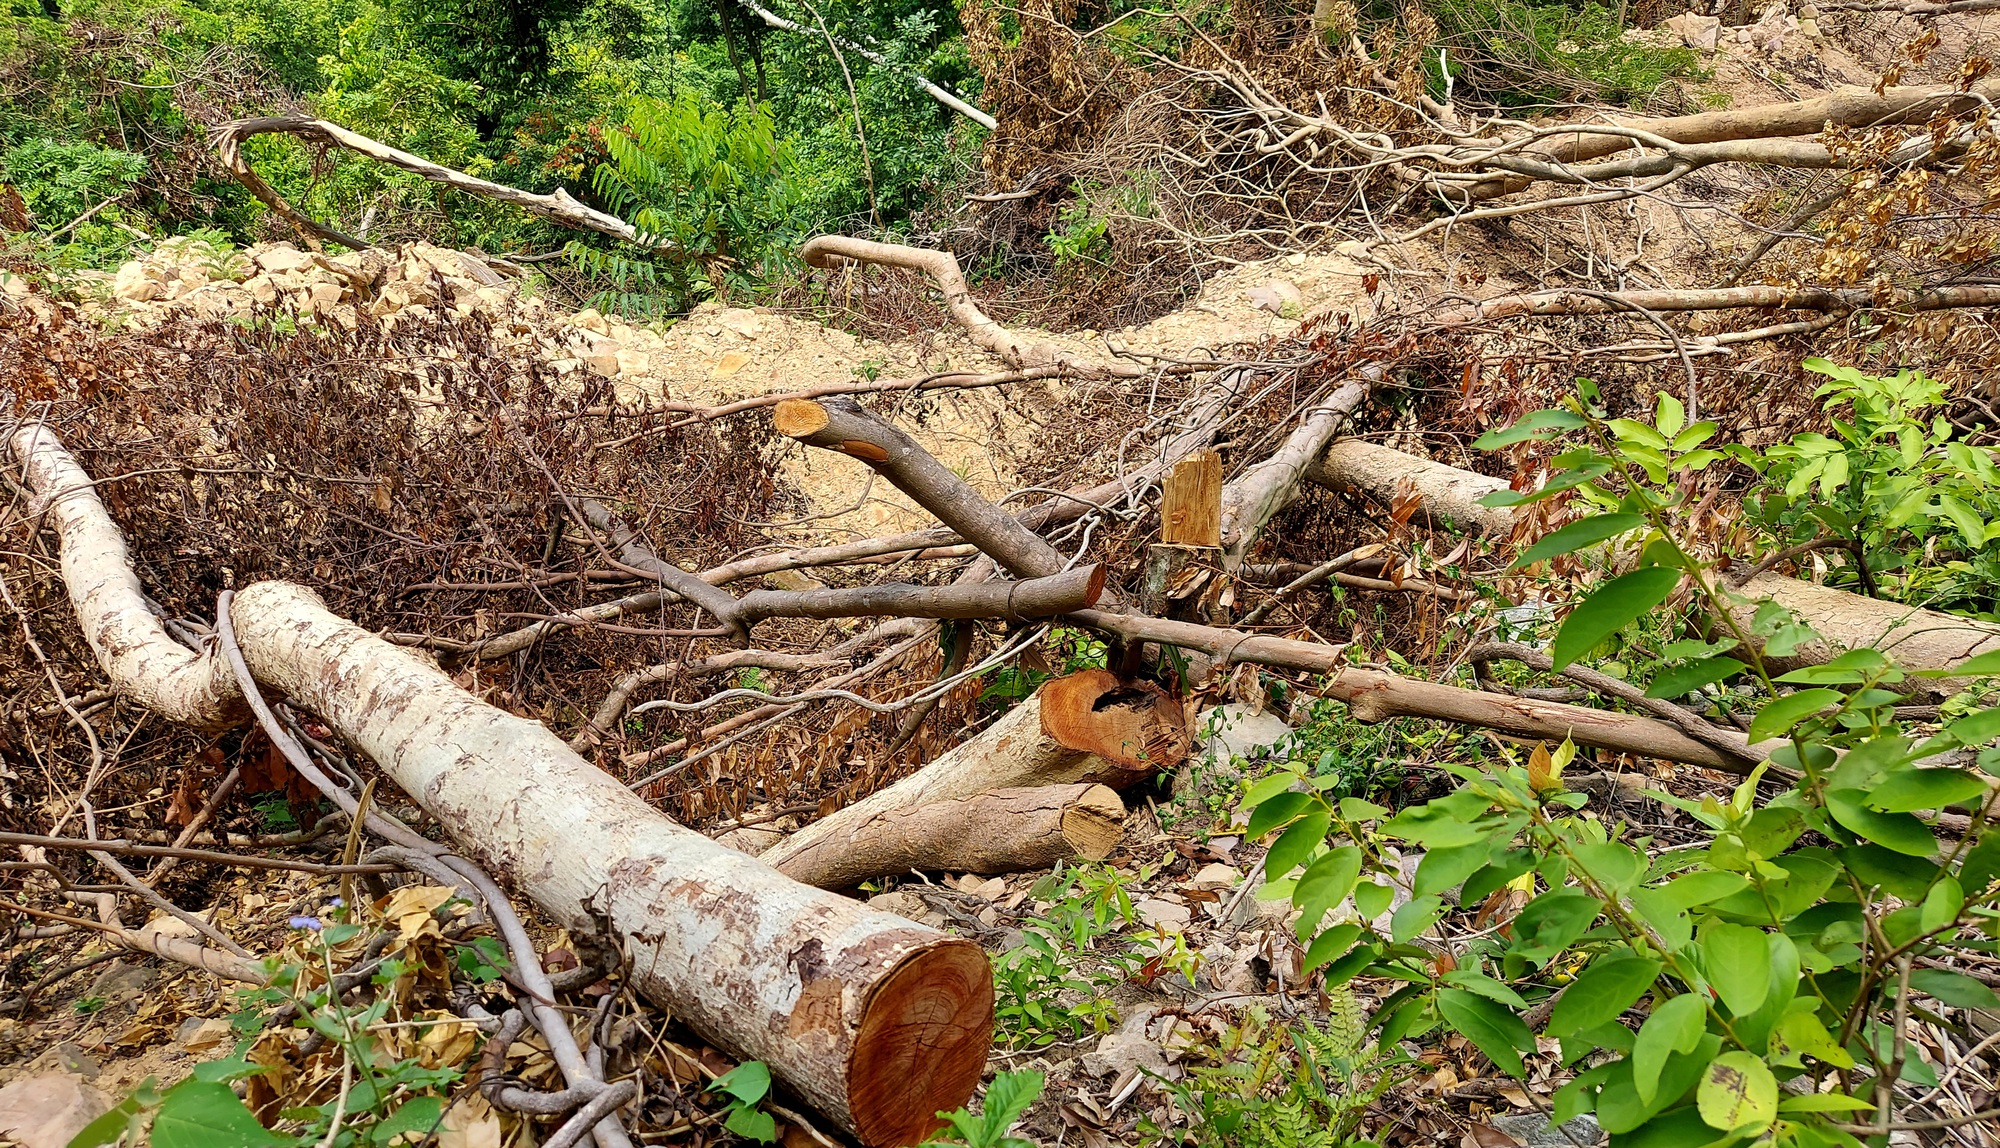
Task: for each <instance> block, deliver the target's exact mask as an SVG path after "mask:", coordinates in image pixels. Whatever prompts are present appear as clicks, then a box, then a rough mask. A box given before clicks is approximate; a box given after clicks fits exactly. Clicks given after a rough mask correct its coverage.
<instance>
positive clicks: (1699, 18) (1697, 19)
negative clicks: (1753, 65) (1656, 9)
mask: <svg viewBox="0 0 2000 1148" xmlns="http://www.w3.org/2000/svg"><path fill="white" fill-rule="evenodd" d="M1661 26H1662V27H1664V28H1665V29H1666V30H1667V31H1669V32H1672V33H1673V34H1674V35H1676V36H1679V37H1680V38H1681V43H1683V44H1686V45H1687V46H1688V47H1690V48H1699V49H1701V50H1703V51H1705V52H1713V51H1714V50H1715V46H1716V44H1717V42H1718V41H1719V40H1720V39H1721V37H1722V18H1721V17H1720V16H1703V15H1699V14H1697V13H1694V12H1683V13H1681V14H1680V15H1678V16H1675V17H1673V18H1672V19H1669V20H1665V21H1662V23H1661Z"/></svg>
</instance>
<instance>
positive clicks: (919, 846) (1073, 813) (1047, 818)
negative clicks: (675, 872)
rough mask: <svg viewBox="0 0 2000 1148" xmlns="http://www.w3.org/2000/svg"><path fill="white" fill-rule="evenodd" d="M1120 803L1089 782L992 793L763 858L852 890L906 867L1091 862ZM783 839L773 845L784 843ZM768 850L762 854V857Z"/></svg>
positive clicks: (903, 811) (902, 814) (980, 868)
mask: <svg viewBox="0 0 2000 1148" xmlns="http://www.w3.org/2000/svg"><path fill="white" fill-rule="evenodd" d="M1124 828H1125V804H1124V802H1122V801H1120V800H1119V798H1118V794H1117V792H1116V791H1115V790H1113V789H1111V788H1110V787H1108V786H1104V785H1099V784H1095V783H1092V782H1078V783H1076V784H1072V785H1049V786H1038V787H1034V788H1018V789H996V790H989V791H987V792H984V793H976V794H973V795H972V796H970V797H960V798H953V799H951V800H949V801H938V802H931V803H929V804H925V805H916V806H904V807H899V808H894V809H884V810H881V811H879V812H877V813H875V814H874V815H873V816H870V817H869V818H867V819H866V820H864V821H860V822H857V823H853V824H850V825H848V826H847V827H846V828H845V829H844V831H843V832H842V833H841V835H840V836H838V837H826V836H821V837H819V838H818V839H817V840H816V842H814V843H812V844H809V845H807V846H806V847H804V848H801V849H790V850H785V852H784V854H783V856H782V857H779V858H775V859H774V860H773V861H771V862H768V863H771V864H775V865H776V867H777V869H778V871H779V872H780V873H783V874H784V875H785V876H787V877H790V878H792V879H793V880H795V881H803V882H805V883H806V884H808V885H816V886H818V887H819V888H822V889H850V888H853V887H854V886H855V885H858V884H860V883H861V882H862V881H865V880H867V879H868V878H870V877H882V876H887V875H891V874H900V873H907V872H909V871H911V870H913V869H918V870H932V871H935V870H943V871H946V872H951V873H1024V872H1032V871H1034V870H1039V869H1048V868H1050V867H1052V866H1054V865H1055V864H1056V863H1057V862H1059V861H1070V860H1074V859H1077V858H1082V859H1084V860H1086V861H1099V860H1102V859H1103V858H1105V857H1106V856H1108V855H1109V854H1110V853H1111V850H1112V849H1114V848H1116V847H1117V845H1118V839H1119V837H1120V836H1122V835H1123V833H1124ZM784 848H785V847H784V844H783V843H782V842H781V843H780V844H779V845H777V846H776V847H775V849H784ZM769 855H770V854H769V852H767V853H766V856H769Z"/></svg>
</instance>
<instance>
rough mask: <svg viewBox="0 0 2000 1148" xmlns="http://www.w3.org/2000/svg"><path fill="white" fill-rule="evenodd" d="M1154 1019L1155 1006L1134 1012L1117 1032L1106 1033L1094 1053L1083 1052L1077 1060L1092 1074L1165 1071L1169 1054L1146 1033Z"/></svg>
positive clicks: (1105, 1074) (1108, 1074)
mask: <svg viewBox="0 0 2000 1148" xmlns="http://www.w3.org/2000/svg"><path fill="white" fill-rule="evenodd" d="M1152 1019H1153V1010H1152V1009H1142V1010H1140V1011H1139V1012H1136V1013H1133V1014H1132V1015H1131V1016H1129V1017H1127V1018H1126V1019H1125V1023H1123V1024H1121V1025H1119V1026H1118V1031H1116V1032H1108V1033H1105V1034H1104V1039H1102V1040H1100V1041H1098V1042H1097V1050H1096V1051H1095V1052H1087V1053H1084V1054H1083V1055H1082V1056H1081V1057H1079V1058H1077V1063H1078V1064H1080V1065H1082V1066H1083V1070H1084V1071H1085V1072H1087V1073H1089V1074H1091V1075H1092V1076H1123V1075H1125V1074H1126V1073H1128V1072H1130V1071H1132V1070H1133V1069H1135V1068H1150V1069H1152V1070H1153V1071H1155V1072H1158V1073H1165V1072H1166V1070H1167V1054H1166V1053H1165V1052H1164V1051H1163V1050H1161V1048H1160V1046H1159V1044H1158V1043H1157V1042H1155V1041H1153V1040H1151V1039H1150V1038H1148V1037H1147V1036H1146V1026H1147V1025H1148V1024H1150V1023H1151V1022H1152Z"/></svg>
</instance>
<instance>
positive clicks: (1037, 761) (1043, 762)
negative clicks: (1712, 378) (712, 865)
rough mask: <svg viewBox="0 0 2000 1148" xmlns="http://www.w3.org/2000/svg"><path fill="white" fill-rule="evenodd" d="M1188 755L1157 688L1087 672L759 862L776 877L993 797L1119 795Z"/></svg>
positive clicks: (1175, 718)
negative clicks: (929, 812) (1084, 789)
mask: <svg viewBox="0 0 2000 1148" xmlns="http://www.w3.org/2000/svg"><path fill="white" fill-rule="evenodd" d="M1188 746H1189V741H1188V731H1187V718H1186V715H1185V714H1183V713H1182V711H1181V707H1180V706H1179V705H1178V704H1177V703H1176V702H1174V700H1173V699H1172V698H1169V697H1167V696H1166V694H1164V693H1163V692H1161V691H1160V690H1159V689H1158V687H1155V686H1150V685H1144V684H1141V685H1126V684H1123V683H1121V682H1119V680H1118V678H1117V677H1116V675H1113V674H1111V673H1109V672H1108V671H1105V670H1085V671H1084V672H1082V673H1080V674H1071V675H1069V676H1068V677H1064V678H1057V679H1055V680H1054V681H1050V682H1047V683H1044V684H1043V686H1042V688H1041V689H1040V690H1038V691H1036V693H1035V695H1034V696H1033V697H1031V698H1029V699H1028V700H1027V701H1025V702H1022V703H1021V704H1020V705H1018V706H1015V707H1014V708H1013V709H1011V710H1009V711H1008V712H1007V714H1006V716H1004V717H1002V718H1001V719H1000V720H999V721H997V722H995V723H993V725H992V726H991V727H989V728H988V729H987V730H986V731H985V732H983V733H981V734H980V735H979V736H978V737H975V738H973V739H972V740H971V741H968V742H965V743H963V744H961V745H958V746H956V747H954V748H952V749H950V750H947V751H946V752H945V753H944V754H942V755H941V756H939V757H938V759H937V760H936V761H933V762H931V763H930V764H929V765H926V766H924V767H923V768H922V769H920V770H918V771H917V772H915V773H913V774H911V775H910V776H909V777H906V778H904V779H903V780H901V781H899V782H897V783H896V784H894V785H891V786H889V787H887V788H886V789H881V790H877V791H876V792H875V793H873V794H871V795H869V796H868V797H865V798H863V799H861V800H860V801H857V802H855V803H854V804H853V805H850V806H848V807H846V808H845V809H842V810H839V811H838V812H835V813H831V814H828V815H827V816H825V817H822V818H820V819H819V820H818V821H815V822H813V823H812V824H811V825H808V826H806V827H805V828H804V829H801V830H799V831H798V832H797V833H794V834H792V835H791V836H790V837H788V838H786V839H785V840H784V842H783V843H781V844H779V845H777V846H776V847H774V848H773V849H772V850H771V851H770V852H768V853H765V854H763V855H762V857H761V860H763V861H764V863H765V864H767V865H772V866H774V867H777V868H779V869H783V868H785V866H786V863H787V862H788V861H789V860H790V859H791V858H793V857H796V856H802V855H804V854H806V853H809V852H812V851H815V850H818V849H822V848H827V847H830V846H833V847H840V848H844V847H846V846H847V845H849V844H851V843H852V842H854V841H855V840H857V839H858V837H859V835H860V834H861V832H862V830H863V827H865V826H867V825H870V824H872V823H874V821H875V819H876V818H879V817H883V816H886V815H889V814H891V813H895V812H897V811H901V810H910V809H916V808H919V807H921V806H925V805H933V804H936V803H938V802H942V801H956V800H962V799H965V798H969V797H973V796H975V795H977V794H980V793H984V792H986V791H988V790H993V789H1020V788H1026V787H1031V786H1050V785H1074V784H1076V783H1078V782H1098V783H1101V784H1104V785H1108V786H1111V787H1112V788H1114V789H1116V788H1122V787H1124V786H1127V785H1131V784H1134V783H1136V782H1138V781H1142V780H1144V779H1145V778H1148V777H1151V776H1153V775H1154V774H1156V773H1159V772H1161V771H1163V770H1171V769H1173V768H1174V767H1175V766H1178V765H1179V764H1180V763H1181V762H1182V761H1183V760H1184V759H1185V758H1186V757H1187V754H1188Z"/></svg>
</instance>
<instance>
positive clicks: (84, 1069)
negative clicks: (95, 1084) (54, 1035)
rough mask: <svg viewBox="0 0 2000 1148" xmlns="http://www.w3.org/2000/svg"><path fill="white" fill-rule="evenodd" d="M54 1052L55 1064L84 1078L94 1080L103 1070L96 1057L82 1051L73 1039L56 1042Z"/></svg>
mask: <svg viewBox="0 0 2000 1148" xmlns="http://www.w3.org/2000/svg"><path fill="white" fill-rule="evenodd" d="M55 1054H56V1063H57V1064H60V1065H62V1066H63V1068H64V1069H66V1070H68V1071H69V1072H72V1073H74V1074H76V1075H77V1076H81V1077H82V1078H84V1079H85V1080H96V1079H97V1076H98V1074H99V1073H101V1072H103V1071H104V1069H103V1068H101V1067H100V1066H99V1065H98V1063H97V1059H96V1058H95V1057H93V1056H91V1055H90V1054H89V1053H87V1052H85V1051H83V1049H82V1048H81V1047H79V1046H78V1045H77V1043H76V1042H75V1041H73V1040H65V1041H60V1042H58V1043H57V1044H56V1047H55Z"/></svg>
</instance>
